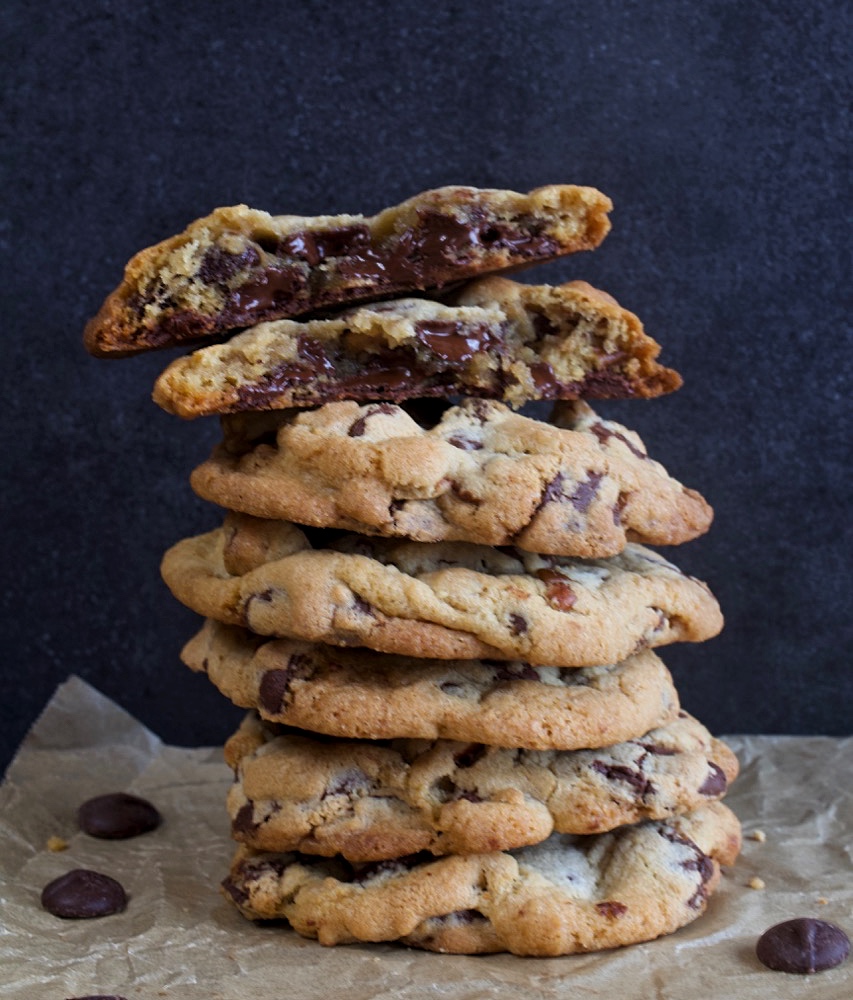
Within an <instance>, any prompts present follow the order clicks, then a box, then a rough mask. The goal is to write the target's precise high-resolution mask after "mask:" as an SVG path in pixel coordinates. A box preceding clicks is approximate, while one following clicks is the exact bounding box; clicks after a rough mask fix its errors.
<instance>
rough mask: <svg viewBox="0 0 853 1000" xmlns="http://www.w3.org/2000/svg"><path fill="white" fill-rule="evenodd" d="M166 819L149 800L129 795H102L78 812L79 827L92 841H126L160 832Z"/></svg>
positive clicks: (91, 800) (122, 793)
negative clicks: (145, 834)
mask: <svg viewBox="0 0 853 1000" xmlns="http://www.w3.org/2000/svg"><path fill="white" fill-rule="evenodd" d="M162 821H163V817H162V816H161V815H160V813H159V812H157V810H156V809H155V808H154V806H153V805H151V803H150V802H148V801H146V800H145V799H140V798H139V797H138V796H136V795H128V794H127V793H126V792H112V793H110V794H108V795H98V796H97V797H96V798H93V799H89V800H88V801H87V802H84V803H83V805H82V806H80V808H79V810H78V811H77V823H78V824H79V826H80V829H81V830H82V831H83V832H84V833H88V834H89V836H90V837H101V838H102V839H104V840H126V839H127V838H128V837H137V836H139V834H141V833H148V831H149V830H156V829H157V827H158V826H159V825H160V824H161V823H162Z"/></svg>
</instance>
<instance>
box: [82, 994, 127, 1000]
mask: <svg viewBox="0 0 853 1000" xmlns="http://www.w3.org/2000/svg"><path fill="white" fill-rule="evenodd" d="M67 1000H126V997H120V996H116V994H115V993H110V994H106V993H95V994H92V995H91V996H85V997H68V998H67Z"/></svg>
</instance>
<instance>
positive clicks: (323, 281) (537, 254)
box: [84, 185, 612, 357]
mask: <svg viewBox="0 0 853 1000" xmlns="http://www.w3.org/2000/svg"><path fill="white" fill-rule="evenodd" d="M611 207H612V205H611V202H610V199H609V198H607V197H605V195H603V194H601V192H599V191H596V190H595V189H594V188H587V187H576V186H574V185H550V186H547V187H541V188H537V189H536V190H535V191H531V192H530V193H529V194H519V193H517V192H515V191H498V190H481V189H477V188H472V187H461V186H453V187H444V188H438V189H436V190H433V191H425V192H423V193H421V194H418V195H415V196H414V197H413V198H410V199H409V200H407V201H405V202H403V203H402V204H399V205H397V206H395V207H393V208H387V209H385V210H384V211H382V212H380V213H379V214H378V215H375V216H373V217H370V218H366V217H365V216H363V215H335V216H317V217H311V218H305V217H300V216H296V215H279V216H272V215H269V214H268V213H267V212H262V211H257V210H255V209H251V208H248V207H247V206H246V205H237V206H234V207H230V208H218V209H216V211H215V212H213V213H212V214H211V215H209V216H207V217H205V218H203V219H198V220H197V221H195V222H193V223H192V224H191V225H190V226H188V227H187V229H186V230H185V231H184V232H183V233H181V234H180V235H178V236H173V237H171V238H170V239H167V240H164V241H163V242H162V243H158V244H157V245H156V246H153V247H149V248H148V249H146V250H142V251H141V252H140V253H138V254H137V255H136V256H135V257H134V258H133V259H132V260H131V261H130V262H129V264H128V265H127V268H126V269H125V274H124V280H123V281H122V283H121V284H120V285H119V286H118V288H117V289H116V290H115V291H114V292H113V293H112V294H111V295H110V296H109V297H108V298H107V300H106V302H105V303H104V304H103V306H102V307H101V309H100V311H99V312H98V314H97V316H95V317H94V319H92V320H91V321H90V322H89V324H88V325H87V327H86V330H85V334H84V343H85V345H86V348H87V349H88V350H89V351H90V352H91V353H92V354H95V355H100V356H113V357H116V356H121V355H125V354H132V353H135V352H137V351H143V350H148V349H151V348H157V347H167V346H171V345H174V344H179V343H183V342H186V341H191V340H196V339H199V338H202V337H209V336H215V335H221V334H223V333H226V332H228V331H231V330H234V329H236V328H240V327H246V326H253V325H255V324H256V323H259V322H262V321H264V320H272V319H280V318H284V317H289V316H298V315H302V314H305V313H309V312H313V311H314V310H317V309H326V308H329V307H330V306H335V305H346V304H348V303H353V302H362V301H366V300H369V299H374V298H382V297H388V296H391V295H400V294H407V293H409V292H412V291H424V290H432V289H439V288H442V287H444V286H446V285H448V284H451V283H454V282H459V281H461V280H463V279H467V278H472V277H474V276H476V275H481V274H486V273H490V272H495V271H500V270H505V269H507V268H516V267H520V266H524V265H529V264H532V263H535V262H537V261H544V260H552V259H554V258H556V257H560V256H562V255H564V254H568V253H573V252H575V251H578V250H591V249H593V248H594V247H596V246H598V244H599V243H600V242H601V241H602V240H603V239H604V237H605V236H606V234H607V232H608V230H609V228H610V223H609V221H608V218H607V213H608V212H609V211H610V209H611Z"/></svg>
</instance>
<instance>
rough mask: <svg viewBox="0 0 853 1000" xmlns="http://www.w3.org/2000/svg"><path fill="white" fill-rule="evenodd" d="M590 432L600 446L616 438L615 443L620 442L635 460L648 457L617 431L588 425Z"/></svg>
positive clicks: (597, 425) (597, 424) (601, 426)
mask: <svg viewBox="0 0 853 1000" xmlns="http://www.w3.org/2000/svg"><path fill="white" fill-rule="evenodd" d="M589 429H590V432H591V433H592V434H594V435H595V436H596V437H597V438H598V441H599V443H600V444H607V442H608V441H609V440H610V438H616V440H617V441H621V442H622V444H624V445H625V447H626V448H627V449H628V451H630V452H631V453H632V454H633V455H636V456H637V458H645V459H647V458H648V457H649V456H648V455H647V454H646V453H645V452H644V451H640V449H639V448H637V446H636V445H634V444H632V443H631V442H630V441H629V440H628V438H626V437H625V435H624V434H620V433H619V431H614V430H611V429H610V428H609V427H605V426H604V424H602V423H594V424H590V425H589Z"/></svg>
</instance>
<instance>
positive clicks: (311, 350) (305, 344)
mask: <svg viewBox="0 0 853 1000" xmlns="http://www.w3.org/2000/svg"><path fill="white" fill-rule="evenodd" d="M296 353H297V354H298V355H299V360H300V361H304V362H306V363H307V364H309V365H311V367H312V368H313V370H314V372H315V374H320V373H322V372H326V373H332V372H334V370H335V366H334V364H333V363H332V362H331V361H330V360H329V357H328V355H327V354H326V346H325V345H324V344H323V342H322V341H321V340H317V338H316V337H306V336H305V334H303V335H302V336H301V337H298V338H297V340H296Z"/></svg>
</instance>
